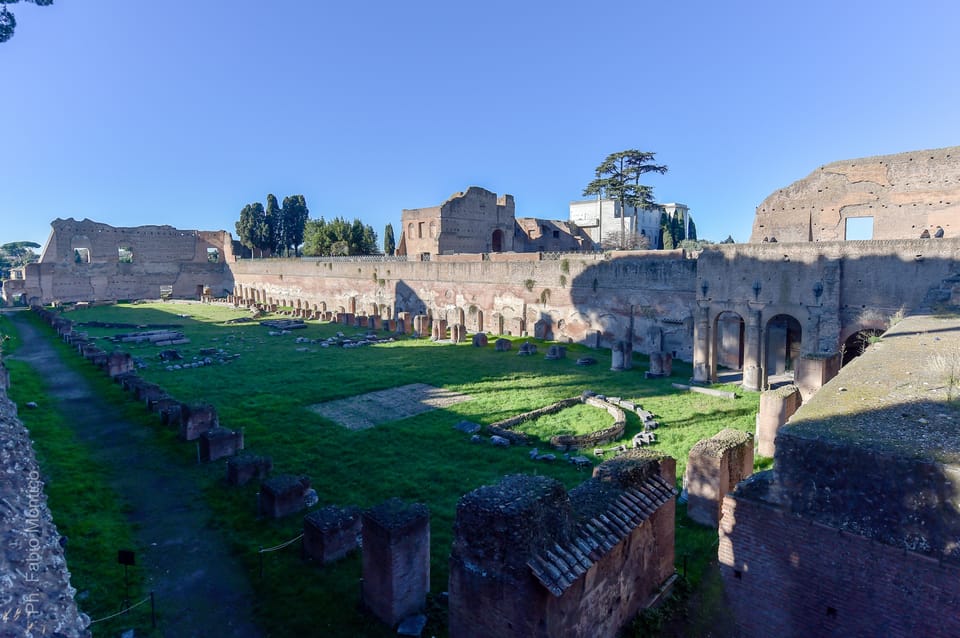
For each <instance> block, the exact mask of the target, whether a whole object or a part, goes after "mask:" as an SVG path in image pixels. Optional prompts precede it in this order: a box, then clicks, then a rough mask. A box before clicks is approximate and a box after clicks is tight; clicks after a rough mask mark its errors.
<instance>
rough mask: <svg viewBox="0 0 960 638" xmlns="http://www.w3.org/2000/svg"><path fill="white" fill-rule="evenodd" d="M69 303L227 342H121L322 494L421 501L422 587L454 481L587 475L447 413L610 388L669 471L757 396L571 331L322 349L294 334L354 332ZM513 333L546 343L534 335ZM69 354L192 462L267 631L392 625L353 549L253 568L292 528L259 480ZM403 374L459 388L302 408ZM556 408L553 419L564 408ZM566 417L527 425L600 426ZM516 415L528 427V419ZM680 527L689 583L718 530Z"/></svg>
mask: <svg viewBox="0 0 960 638" xmlns="http://www.w3.org/2000/svg"><path fill="white" fill-rule="evenodd" d="M66 316H67V317H68V318H70V319H72V320H74V321H78V322H80V321H87V320H98V321H114V322H124V323H133V324H137V325H142V326H147V325H149V324H171V323H176V324H178V325H179V326H180V329H182V330H183V331H184V333H185V334H186V335H187V336H188V337H189V338H190V343H189V344H186V345H182V346H176V348H177V350H179V351H180V353H181V354H182V355H183V356H184V358H185V360H186V361H188V362H189V361H194V360H199V359H201V358H202V356H203V355H201V354H200V350H201V349H209V348H216V349H218V350H222V351H223V353H224V354H225V355H231V356H233V355H238V356H236V357H234V358H232V359H230V360H229V362H227V363H222V364H219V363H218V364H215V365H211V366H204V367H198V368H193V369H181V370H168V369H167V364H165V363H161V362H160V360H159V357H158V353H159V351H160V350H162V349H165V348H158V347H156V346H150V345H130V346H128V345H127V344H124V345H123V348H122V349H124V350H126V351H127V352H130V353H131V354H132V355H133V356H134V357H136V358H137V359H138V361H140V362H141V364H142V365H143V366H144V367H142V368H141V369H140V374H141V376H143V377H144V378H146V379H147V380H149V381H153V382H156V383H158V384H160V385H161V386H163V387H164V388H166V389H167V390H168V391H169V392H170V393H171V394H172V395H173V396H175V397H177V398H178V399H179V400H181V401H186V402H200V401H208V402H211V403H213V404H214V405H216V406H217V409H218V412H219V416H220V421H221V424H222V425H224V426H226V427H230V428H233V429H240V428H243V429H244V433H245V439H246V443H247V448H248V450H249V451H250V452H251V453H255V454H267V455H270V456H272V458H273V461H274V466H275V472H277V473H281V472H282V473H295V474H307V475H309V476H311V478H312V479H313V486H314V488H315V489H316V490H317V493H318V495H319V497H320V503H319V505H320V506H322V505H327V504H340V505H347V504H352V505H358V506H360V507H370V506H373V505H375V504H377V503H380V502H382V501H383V500H385V499H387V498H390V497H393V496H398V497H400V498H402V499H405V500H408V501H417V502H421V503H424V504H426V505H427V506H428V507H429V508H430V516H431V583H432V591H433V594H434V595H438V594H439V593H440V592H441V591H445V590H446V589H447V576H448V569H449V566H448V559H449V554H450V546H451V543H452V528H453V521H454V517H455V513H456V503H457V501H458V500H459V498H460V497H461V496H462V495H463V494H465V493H467V492H469V491H471V490H473V489H475V488H477V487H479V486H481V485H489V484H493V483H496V482H498V481H499V480H500V478H501V477H502V476H503V475H506V474H513V473H540V474H546V475H549V476H552V477H554V478H556V479H557V480H559V481H561V482H562V483H563V484H564V485H565V486H566V487H567V488H571V487H573V486H575V485H577V484H579V483H580V482H582V481H584V480H586V479H587V478H589V473H587V472H580V471H577V470H576V469H575V468H574V467H573V466H571V465H570V464H567V463H562V462H558V463H554V464H543V463H534V462H533V461H531V460H530V459H529V457H528V454H527V453H528V451H529V450H528V449H527V448H522V447H520V448H518V447H511V448H507V449H499V448H494V447H492V446H490V445H477V444H472V443H470V440H469V437H468V436H466V435H463V434H462V433H460V432H458V431H456V430H454V429H453V427H452V426H453V425H454V424H455V423H457V422H458V421H461V420H469V421H475V422H478V423H481V424H490V423H493V422H495V421H498V420H501V419H504V418H507V417H510V416H514V415H516V414H520V413H523V412H528V411H531V410H534V409H536V408H540V407H542V406H544V405H548V404H551V403H554V402H556V401H558V400H560V399H563V398H567V397H571V396H576V395H578V394H580V393H581V392H582V391H584V390H594V391H596V392H601V393H603V394H607V395H608V396H620V397H623V398H624V399H629V400H632V401H634V402H636V403H639V404H642V405H643V407H644V408H645V409H647V410H650V411H651V412H653V413H654V414H655V415H656V417H657V419H658V421H659V422H660V423H661V425H662V427H661V428H660V429H658V430H657V437H658V442H657V444H656V445H655V447H657V448H658V449H659V450H660V451H663V452H666V453H667V454H669V455H670V456H673V457H674V458H675V459H676V460H677V472H678V474H677V475H678V477H681V476H682V474H683V471H684V468H685V466H686V458H687V453H688V452H689V449H690V447H692V446H693V445H694V444H695V443H696V442H697V441H699V440H700V439H702V438H708V437H710V436H712V435H713V434H715V433H716V432H718V431H719V430H721V429H723V428H724V427H735V428H738V429H741V430H745V431H749V432H752V431H753V429H754V415H755V414H756V410H757V405H758V401H759V394H756V393H746V394H742V393H741V394H742V396H739V397H738V398H737V399H736V400H733V401H731V400H728V399H721V398H717V397H712V396H708V395H702V394H693V393H687V392H683V391H679V390H677V389H674V388H672V387H671V385H670V383H671V381H672V379H650V380H647V379H644V378H643V374H642V369H643V368H644V366H643V365H642V364H641V360H642V357H636V359H637V363H638V365H637V366H636V369H635V370H634V371H632V372H613V371H610V370H608V369H606V366H592V367H578V366H576V365H575V361H576V359H577V357H579V356H585V355H587V354H592V355H593V356H598V358H602V357H604V356H608V355H604V354H599V355H598V353H597V352H596V351H594V350H590V349H588V348H586V347H583V346H580V345H576V344H572V345H569V346H568V353H569V355H568V356H569V358H568V359H566V360H559V361H547V360H545V359H544V358H543V357H518V356H517V355H516V354H515V351H514V352H496V351H495V349H494V347H493V346H492V345H490V346H488V347H486V348H474V347H472V346H471V345H469V344H458V345H454V344H449V343H443V344H440V343H434V342H430V341H428V340H424V339H417V340H415V339H401V340H398V341H396V342H394V343H387V344H381V345H377V346H368V347H363V348H355V349H343V348H336V347H330V348H323V347H321V345H320V344H319V343H303V342H301V343H297V342H296V341H295V340H296V339H297V338H298V337H299V338H306V339H309V340H319V339H324V338H326V337H329V336H332V335H334V334H336V333H337V332H344V333H346V334H347V336H350V335H352V334H354V333H361V332H365V330H354V329H351V328H345V327H344V326H340V325H335V324H321V323H316V322H308V327H307V328H306V329H303V330H295V331H291V332H290V333H289V334H287V335H278V336H270V335H269V334H268V332H269V330H268V329H267V328H265V327H262V326H260V325H258V324H256V323H227V322H228V321H230V320H233V319H237V318H240V317H245V316H247V313H246V311H240V310H235V309H233V308H229V307H225V306H219V305H206V304H183V303H164V304H161V303H145V304H132V305H117V306H104V307H95V308H90V309H84V310H76V311H72V312H69V313H67V314H66ZM78 329H79V330H82V331H86V332H88V334H89V335H90V336H91V337H93V338H96V339H98V343H99V344H100V345H101V347H104V348H105V349H108V350H109V349H113V348H118V349H120V348H119V346H118V345H115V344H114V343H113V342H111V341H109V340H108V339H107V337H108V336H110V335H112V334H115V333H117V332H129V331H130V329H129V328H126V329H119V330H118V329H106V328H94V327H90V328H84V327H78ZM515 340H516V341H524V340H529V341H533V342H535V343H542V342H540V341H538V340H535V339H515ZM64 348H65V347H64ZM67 360H68V361H70V360H72V361H74V362H75V363H74V364H73V365H75V366H77V369H80V370H83V371H84V374H85V375H86V376H88V378H90V379H91V381H93V382H94V384H95V385H96V387H97V388H98V391H100V392H102V393H103V396H105V397H107V398H108V400H111V401H116V402H118V403H119V404H120V405H125V406H127V407H126V408H124V409H125V414H126V416H127V417H128V418H130V419H131V421H134V422H135V423H143V424H144V426H145V427H148V428H151V429H152V431H153V433H154V434H153V436H152V437H149V438H148V440H147V441H145V444H144V445H145V446H146V447H147V448H151V447H155V448H156V449H158V450H163V451H164V452H170V451H172V452H173V453H174V454H175V455H177V456H178V458H180V459H181V460H182V462H183V467H182V468H179V467H178V468H172V471H181V470H182V471H189V472H191V473H192V476H194V481H195V484H197V485H200V486H201V488H202V489H203V493H204V495H205V497H206V500H207V504H208V506H209V508H210V511H211V519H210V523H209V524H210V526H211V527H213V528H214V529H217V530H218V531H220V532H221V533H222V535H223V538H224V542H225V543H228V544H229V545H230V547H231V548H232V550H233V552H234V553H235V555H236V556H237V557H238V559H239V560H240V561H241V563H242V564H243V565H244V567H245V568H246V569H247V571H248V573H249V574H250V576H251V581H252V583H253V585H254V588H255V591H256V594H257V597H258V604H257V608H256V610H255V611H256V615H257V618H258V620H259V621H260V623H261V625H262V626H264V627H270V628H271V635H274V636H300V635H317V634H318V633H321V634H329V635H366V636H378V635H383V636H387V635H391V633H392V632H390V631H389V630H388V629H387V628H385V627H381V626H380V625H379V624H377V623H375V622H373V621H371V620H370V619H369V618H368V617H367V616H365V615H364V614H363V613H362V612H360V611H359V609H358V607H357V603H358V601H359V579H360V562H359V559H358V558H357V557H356V556H354V557H352V558H348V559H346V560H345V561H342V562H340V563H337V564H335V565H332V566H326V567H322V568H321V567H319V566H317V565H313V564H309V563H305V562H303V561H302V560H301V559H300V556H299V547H298V545H296V544H294V545H293V546H291V547H290V548H288V549H286V550H283V551H279V552H275V553H271V554H267V555H265V556H264V558H265V560H264V570H263V577H262V579H261V578H260V576H259V560H258V555H257V548H258V547H260V546H264V547H270V546H273V545H276V544H278V543H281V542H283V541H286V540H288V539H290V538H293V537H295V536H296V535H298V534H299V533H300V531H301V527H302V522H301V520H302V519H301V517H300V516H291V517H288V518H286V519H283V520H279V521H266V520H258V519H257V518H256V516H255V512H254V504H255V500H256V496H255V495H256V491H257V487H256V486H255V485H249V486H245V487H243V488H229V487H228V486H226V484H225V482H224V479H223V474H224V472H223V465H222V463H217V464H210V465H204V466H196V465H195V463H192V462H193V455H194V447H193V445H192V444H183V443H179V442H177V441H176V440H175V437H174V436H173V434H172V433H171V432H170V431H169V430H167V429H164V428H162V427H161V426H160V425H159V422H158V420H157V419H156V417H154V416H153V415H150V414H148V413H147V412H146V411H145V410H144V409H143V408H142V407H140V406H139V405H138V404H137V405H134V404H133V403H132V402H131V401H129V399H128V398H127V397H126V395H124V393H123V392H122V391H121V390H119V388H118V387H117V386H116V385H115V384H112V383H110V382H109V381H108V380H106V379H105V377H103V375H102V373H100V372H99V371H97V370H95V369H94V368H93V367H92V366H91V365H89V364H87V363H86V362H84V361H82V360H80V359H79V358H78V357H77V356H76V355H75V354H73V355H70V358H68V359H67ZM691 372H692V371H691V369H690V366H689V365H688V364H684V363H682V362H675V363H674V373H675V376H676V377H688V376H690V375H691ZM409 383H428V384H431V385H435V386H439V387H444V388H447V389H450V390H454V391H456V392H461V393H464V394H467V395H469V396H470V397H471V399H470V400H469V401H466V402H464V403H460V404H457V405H454V406H450V407H449V408H445V409H441V410H434V411H431V412H427V413H424V414H420V415H417V416H413V417H410V418H407V419H401V420H395V421H392V422H389V423H386V424H384V425H381V426H378V427H376V428H372V429H368V430H361V431H349V430H346V429H344V428H342V427H340V426H339V425H337V424H335V423H333V422H331V421H328V420H325V419H324V418H322V417H321V416H319V415H317V414H315V413H314V412H312V411H311V410H309V409H308V406H310V405H312V404H315V403H321V402H324V401H329V400H333V399H341V398H345V397H352V396H354V395H358V394H363V393H366V392H371V391H375V390H383V389H387V388H392V387H396V386H400V385H406V384H409ZM726 389H731V390H733V389H735V388H733V387H732V386H731V387H727V388H726ZM571 410H573V408H571ZM567 412H568V410H564V411H562V412H561V413H558V414H557V415H555V416H557V417H564V418H565V417H566V416H568V415H566V414H564V413H567ZM573 415H574V417H573V422H572V423H563V422H554V424H553V425H550V424H549V422H548V421H546V422H544V423H543V424H539V425H537V427H540V426H543V427H544V428H545V430H544V431H543V432H542V433H536V435H537V436H541V437H549V436H550V434H547V429H546V428H554V429H557V430H559V429H563V428H574V429H575V431H577V432H579V431H580V429H581V428H582V429H584V430H585V431H593V430H596V429H602V428H603V427H607V426H609V425H610V416H609V415H608V414H607V413H606V412H605V411H603V410H599V409H597V408H590V407H586V406H584V411H583V412H580V411H577V412H573ZM627 419H628V421H627V428H626V431H625V433H624V438H623V439H622V440H621V441H615V442H613V443H612V444H611V445H615V444H617V443H621V442H622V443H625V444H628V445H629V443H630V439H631V437H632V436H633V435H634V434H636V433H637V432H639V431H640V430H641V429H642V425H641V423H640V421H639V419H638V418H637V417H636V415H634V414H632V413H628V415H627ZM541 420H543V419H540V420H538V421H541ZM597 425H599V426H600V427H597ZM528 427H529V426H528V425H525V426H524V429H525V431H529V430H527V428H528ZM680 509H681V508H678V510H680ZM678 525H679V526H678V529H677V550H676V551H677V562H678V567H680V566H681V562H682V560H683V556H687V570H688V576H689V578H690V579H691V581H692V582H697V574H696V570H697V569H700V570H701V571H702V569H703V567H702V566H701V565H705V564H706V562H707V561H708V560H709V558H710V556H711V555H712V556H715V554H716V548H715V539H716V532H715V531H711V530H709V529H708V528H700V527H699V526H696V525H695V524H693V523H690V522H688V521H686V519H685V516H684V515H683V514H679V515H678ZM708 536H712V538H713V541H710V540H708ZM711 543H712V546H711ZM701 556H702V557H703V558H704V560H703V561H701V560H700V557H701ZM290 601H296V604H295V605H292V604H291V602H290ZM431 609H433V613H432V614H431V620H430V624H429V625H428V627H427V630H426V631H427V633H428V635H437V636H443V635H446V627H445V619H444V618H443V613H442V609H441V608H439V607H435V606H434V607H431Z"/></svg>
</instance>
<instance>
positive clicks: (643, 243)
mask: <svg viewBox="0 0 960 638" xmlns="http://www.w3.org/2000/svg"><path fill="white" fill-rule="evenodd" d="M600 247H601V248H602V249H603V250H647V249H648V248H650V238H649V237H647V236H646V235H644V234H643V233H638V232H635V231H632V230H628V231H627V234H626V236H624V235H621V234H620V231H619V230H613V231H610V232H609V233H605V234H604V235H603V241H602V242H600Z"/></svg>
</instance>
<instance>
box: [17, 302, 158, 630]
mask: <svg viewBox="0 0 960 638" xmlns="http://www.w3.org/2000/svg"><path fill="white" fill-rule="evenodd" d="M0 332H2V333H3V335H5V338H4V349H3V351H4V354H5V355H9V354H12V353H15V352H16V350H17V348H18V347H19V346H20V340H19V338H18V336H17V333H16V330H15V328H14V327H13V326H12V324H11V323H10V321H9V319H7V318H6V317H5V316H2V315H0ZM4 365H5V366H6V367H7V368H8V369H9V371H10V376H11V380H12V381H11V386H10V390H9V392H8V395H9V397H10V399H11V400H12V401H13V402H14V403H17V404H18V405H20V406H22V405H24V404H26V403H27V402H28V401H34V402H36V403H37V404H38V406H39V407H38V408H37V409H22V410H19V417H20V420H21V422H23V424H24V425H25V426H26V428H27V429H28V430H29V431H30V437H31V439H32V441H33V447H34V450H35V453H36V457H37V462H38V463H39V465H40V471H41V476H42V478H43V482H44V492H45V493H46V495H47V504H48V506H49V508H50V511H51V512H52V514H53V519H54V522H55V523H56V525H57V530H58V531H59V533H60V534H61V535H62V536H66V537H67V539H68V540H67V545H66V559H67V566H68V568H69V570H70V584H71V585H72V586H73V587H74V588H75V589H76V590H77V594H76V600H77V605H78V607H79V608H80V610H81V611H82V612H84V613H86V614H87V615H88V616H90V618H91V619H94V620H96V619H98V618H103V617H106V616H109V615H111V614H113V613H115V612H117V611H119V610H120V608H121V604H122V602H123V598H124V576H123V568H122V567H121V566H120V565H119V564H117V550H118V549H133V550H135V551H136V550H137V549H138V548H137V544H136V541H135V534H134V527H133V526H132V525H131V524H130V523H129V521H128V518H127V512H128V510H129V508H128V506H127V504H126V503H124V502H123V500H122V499H121V498H120V497H119V496H118V495H117V493H116V492H115V491H114V490H113V489H112V488H111V487H110V474H109V472H110V468H105V467H103V466H101V465H99V464H98V463H97V462H95V461H94V460H93V458H92V456H91V454H90V450H89V449H88V447H87V445H86V444H85V443H83V442H81V441H79V440H78V439H77V438H76V436H75V435H74V433H73V431H72V430H71V429H70V428H69V427H68V423H69V415H66V414H63V413H61V412H59V411H57V410H55V409H52V408H51V406H52V405H53V404H54V402H53V401H52V400H50V399H49V397H48V396H47V393H46V388H45V383H44V379H43V377H42V376H40V375H39V374H37V373H36V372H35V371H34V370H33V369H32V368H31V367H30V366H28V365H27V364H26V363H23V362H21V361H17V360H13V359H5V360H4ZM129 582H130V599H131V602H134V603H135V602H138V601H140V600H142V599H143V598H144V597H145V596H146V595H147V594H148V592H147V591H146V589H145V586H144V582H143V577H142V574H141V573H139V572H138V571H137V570H135V569H134V570H131V572H130V580H129ZM149 610H150V608H149V606H148V605H143V606H141V607H138V608H137V609H136V610H133V611H132V612H130V613H129V614H126V615H125V616H123V617H122V618H117V619H114V620H108V621H105V622H102V623H97V624H94V625H93V626H92V627H91V629H92V630H93V634H94V636H115V635H119V633H120V632H121V631H123V630H125V629H130V628H133V629H135V630H136V632H137V635H152V634H151V633H150V632H151V622H150V611H149Z"/></svg>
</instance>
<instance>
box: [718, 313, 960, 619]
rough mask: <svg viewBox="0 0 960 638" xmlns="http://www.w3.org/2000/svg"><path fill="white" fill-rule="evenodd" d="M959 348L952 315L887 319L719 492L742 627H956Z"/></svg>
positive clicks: (730, 590) (726, 574)
mask: <svg viewBox="0 0 960 638" xmlns="http://www.w3.org/2000/svg"><path fill="white" fill-rule="evenodd" d="M958 351H960V319H957V318H956V316H952V317H938V316H930V315H927V316H915V317H908V318H906V319H904V320H903V321H901V322H900V323H898V324H897V325H895V326H893V327H892V328H891V329H890V330H888V331H887V332H886V333H885V335H884V337H883V341H882V342H881V343H878V344H875V345H873V346H871V347H870V348H868V349H867V351H866V352H864V353H863V354H862V355H861V356H860V357H858V358H856V359H854V360H853V361H852V362H850V363H849V364H847V365H846V366H845V367H844V368H843V369H842V370H841V371H840V373H839V374H838V375H837V376H836V377H835V378H834V379H832V380H831V381H830V382H828V383H827V384H826V385H825V386H824V387H823V388H821V389H820V391H819V392H817V393H816V394H815V395H813V396H812V397H811V398H810V400H809V401H806V402H804V404H803V405H802V406H800V408H799V410H797V412H796V413H795V414H794V415H793V417H792V418H791V419H790V421H789V422H788V423H787V424H786V425H784V426H783V427H781V428H780V430H779V433H778V434H777V438H776V456H775V463H774V469H773V470H772V471H768V472H763V473H761V474H759V475H755V476H754V477H752V478H750V479H748V480H746V481H743V482H741V483H740V484H739V485H738V486H737V489H736V490H735V491H734V493H733V496H732V497H728V498H727V499H726V500H725V502H724V513H723V518H722V519H721V522H720V549H719V557H720V562H721V567H722V575H723V579H724V583H725V588H726V591H727V598H728V601H729V603H730V606H731V609H733V611H734V612H735V615H736V619H737V622H738V624H739V625H740V626H741V629H742V632H743V634H744V635H746V636H761V635H764V636H766V635H786V636H806V635H827V634H830V635H883V636H914V635H923V636H927V635H930V636H953V635H958V631H960V625H958V623H960V620H958V616H957V614H956V606H957V601H958V600H960V578H958V576H960V432H958V430H957V427H956V423H957V422H958V421H960V407H958V405H957V403H956V400H955V398H954V397H955V394H954V393H955V389H956V381H955V377H954V374H955V373H954V372H953V371H954V370H955V365H956V364H955V359H956V356H957V355H956V353H957V352H958Z"/></svg>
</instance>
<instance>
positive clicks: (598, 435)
mask: <svg viewBox="0 0 960 638" xmlns="http://www.w3.org/2000/svg"><path fill="white" fill-rule="evenodd" d="M580 403H586V404H587V405H592V406H593V407H595V408H600V409H602V410H606V411H607V412H608V413H609V414H610V416H611V417H613V425H611V426H610V427H608V428H604V429H602V430H597V431H595V432H589V433H587V434H577V435H563V436H553V437H550V445H552V446H553V447H555V448H557V449H559V450H574V449H583V448H588V447H594V446H597V445H601V444H603V443H608V442H610V441H613V440H615V439H619V438H621V437H623V433H624V431H625V430H626V426H627V417H626V415H625V414H624V412H623V410H621V409H620V408H619V407H617V406H616V405H614V404H612V403H608V402H607V401H604V400H602V399H598V398H597V397H594V396H583V397H573V398H570V399H562V400H560V401H557V402H556V403H551V404H550V405H547V406H544V407H542V408H537V409H536V410H531V411H530V412H524V413H523V414H518V415H517V416H512V417H510V418H509V419H503V420H502V421H497V422H496V423H491V424H490V425H488V426H487V431H488V432H489V433H490V434H494V435H497V436H502V437H503V438H505V439H508V440H509V441H510V442H511V443H514V444H520V445H526V444H528V443H529V442H530V437H529V436H527V435H526V434H525V433H523V432H517V431H516V430H515V429H514V428H516V427H517V426H519V425H521V424H523V423H526V422H527V421H533V420H536V419H539V418H540V417H542V416H545V415H547V414H556V413H557V412H560V411H561V410H565V409H567V408H570V407H573V406H575V405H577V404H580Z"/></svg>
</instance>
